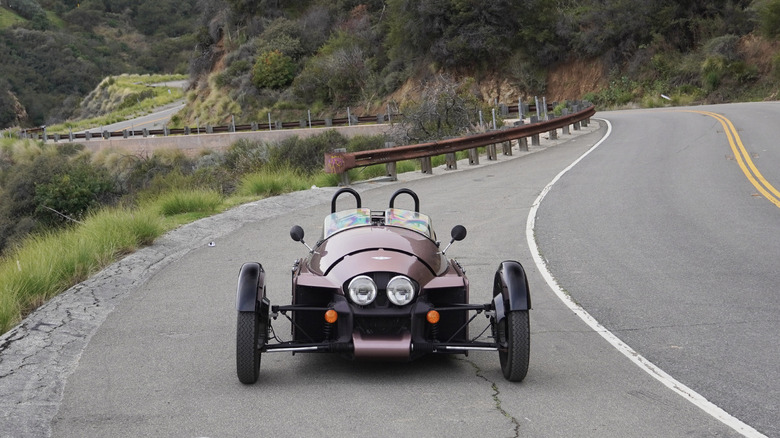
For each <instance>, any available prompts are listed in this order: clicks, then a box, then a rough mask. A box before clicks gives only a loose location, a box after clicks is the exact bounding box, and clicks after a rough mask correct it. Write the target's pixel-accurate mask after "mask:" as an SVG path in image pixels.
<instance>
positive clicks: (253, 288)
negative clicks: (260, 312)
mask: <svg viewBox="0 0 780 438" xmlns="http://www.w3.org/2000/svg"><path fill="white" fill-rule="evenodd" d="M260 291H262V292H260ZM258 293H261V294H262V296H260V297H258ZM263 298H265V271H264V270H263V267H262V266H261V265H260V263H256V262H250V263H244V264H243V265H242V266H241V271H240V272H239V274H238V290H237V291H236V310H238V311H239V312H254V311H255V310H256V309H257V305H258V303H259V302H260V300H262V299H263Z"/></svg>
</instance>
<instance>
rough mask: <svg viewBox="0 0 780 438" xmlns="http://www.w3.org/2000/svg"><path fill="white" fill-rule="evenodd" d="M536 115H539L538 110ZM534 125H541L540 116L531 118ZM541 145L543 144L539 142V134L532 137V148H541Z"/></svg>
mask: <svg viewBox="0 0 780 438" xmlns="http://www.w3.org/2000/svg"><path fill="white" fill-rule="evenodd" d="M536 113H537V114H538V113H539V111H538V110H537V111H536ZM534 123H539V116H538V115H536V116H531V124H532V125H533V124H534ZM540 144H541V143H540V140H539V134H534V135H532V136H531V146H539V145H540Z"/></svg>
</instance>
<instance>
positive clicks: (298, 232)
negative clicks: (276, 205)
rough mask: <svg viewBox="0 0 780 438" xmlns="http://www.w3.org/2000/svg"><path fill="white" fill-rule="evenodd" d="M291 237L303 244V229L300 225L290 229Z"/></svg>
mask: <svg viewBox="0 0 780 438" xmlns="http://www.w3.org/2000/svg"><path fill="white" fill-rule="evenodd" d="M290 237H292V240H294V241H296V242H303V228H301V226H300V225H293V227H292V228H290Z"/></svg>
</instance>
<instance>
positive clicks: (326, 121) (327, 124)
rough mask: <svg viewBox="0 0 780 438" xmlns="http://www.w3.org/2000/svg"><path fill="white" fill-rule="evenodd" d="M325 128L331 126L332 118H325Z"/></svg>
mask: <svg viewBox="0 0 780 438" xmlns="http://www.w3.org/2000/svg"><path fill="white" fill-rule="evenodd" d="M325 126H327V127H331V126H333V118H332V117H325Z"/></svg>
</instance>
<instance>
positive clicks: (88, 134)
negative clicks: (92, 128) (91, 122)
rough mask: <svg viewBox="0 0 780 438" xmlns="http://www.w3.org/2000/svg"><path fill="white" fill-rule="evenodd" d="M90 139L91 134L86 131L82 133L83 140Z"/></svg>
mask: <svg viewBox="0 0 780 438" xmlns="http://www.w3.org/2000/svg"><path fill="white" fill-rule="evenodd" d="M91 139H92V133H91V132H89V131H87V132H85V133H84V140H91Z"/></svg>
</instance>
